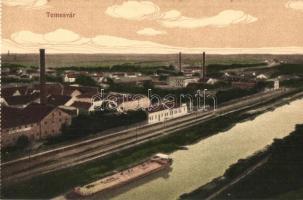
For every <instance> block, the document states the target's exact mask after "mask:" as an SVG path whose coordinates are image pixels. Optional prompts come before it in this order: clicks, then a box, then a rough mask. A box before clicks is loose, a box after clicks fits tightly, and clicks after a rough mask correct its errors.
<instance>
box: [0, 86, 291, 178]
mask: <svg viewBox="0 0 303 200" xmlns="http://www.w3.org/2000/svg"><path fill="white" fill-rule="evenodd" d="M285 94H286V92H285V91H275V92H271V93H262V94H258V95H253V96H250V97H246V98H242V99H241V101H238V102H231V103H230V104H226V105H224V106H223V107H221V108H219V109H217V110H216V112H211V111H208V112H192V113H189V114H188V115H186V116H183V117H179V118H175V119H171V120H167V121H165V122H161V123H157V124H152V125H143V126H141V127H134V128H130V129H127V130H124V131H119V132H116V133H113V134H109V135H105V136H100V137H97V138H93V139H88V140H85V141H82V142H78V143H75V144H71V145H67V146H64V147H60V148H57V149H54V150H49V151H45V152H41V153H37V154H34V155H32V156H31V157H22V158H19V159H16V160H12V161H8V162H6V163H3V164H1V168H2V181H3V182H4V183H6V184H11V183H14V182H15V181H20V180H25V179H28V178H31V177H34V176H37V175H41V174H45V173H49V172H53V171H56V170H60V169H63V168H67V167H72V166H75V165H79V164H83V163H86V162H89V161H92V160H95V159H97V158H101V157H104V156H107V155H109V154H112V153H115V152H119V151H122V150H124V149H127V148H131V147H134V146H136V145H139V144H142V143H144V142H147V141H150V140H152V139H155V138H158V137H161V136H164V135H167V134H171V133H173V132H176V131H179V130H184V129H186V128H189V127H192V126H195V125H197V124H200V123H201V122H205V121H207V120H211V119H214V118H216V117H217V116H221V115H227V114H230V113H233V112H237V111H240V110H243V109H246V108H249V107H252V106H256V105H258V104H261V103H264V102H267V101H270V100H273V99H275V98H278V97H280V96H282V95H285Z"/></svg>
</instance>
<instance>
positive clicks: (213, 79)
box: [206, 78, 219, 85]
mask: <svg viewBox="0 0 303 200" xmlns="http://www.w3.org/2000/svg"><path fill="white" fill-rule="evenodd" d="M218 82H219V80H218V79H215V78H209V79H208V80H207V81H206V83H207V84H208V85H214V84H216V83H218Z"/></svg>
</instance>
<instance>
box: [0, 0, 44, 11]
mask: <svg viewBox="0 0 303 200" xmlns="http://www.w3.org/2000/svg"><path fill="white" fill-rule="evenodd" d="M47 3H48V0H3V4H4V5H6V6H16V7H17V6H18V7H24V8H32V9H44V8H48V7H49V6H47Z"/></svg>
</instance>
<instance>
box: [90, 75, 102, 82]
mask: <svg viewBox="0 0 303 200" xmlns="http://www.w3.org/2000/svg"><path fill="white" fill-rule="evenodd" d="M91 78H92V79H94V80H95V81H96V82H98V83H101V82H102V81H103V79H104V74H103V73H93V74H92V75H91Z"/></svg>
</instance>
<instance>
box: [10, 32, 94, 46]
mask: <svg viewBox="0 0 303 200" xmlns="http://www.w3.org/2000/svg"><path fill="white" fill-rule="evenodd" d="M11 40H12V41H14V42H16V43H18V44H24V45H33V44H34V45H39V44H83V43H86V42H88V41H89V39H88V38H83V37H81V36H80V35H78V34H76V33H74V32H72V31H69V30H65V29H57V30H55V31H53V32H49V33H46V34H39V33H33V32H31V31H19V32H16V33H13V34H12V35H11Z"/></svg>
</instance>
